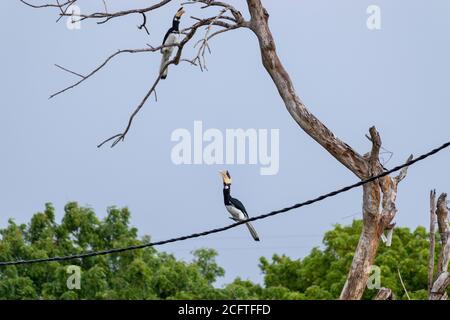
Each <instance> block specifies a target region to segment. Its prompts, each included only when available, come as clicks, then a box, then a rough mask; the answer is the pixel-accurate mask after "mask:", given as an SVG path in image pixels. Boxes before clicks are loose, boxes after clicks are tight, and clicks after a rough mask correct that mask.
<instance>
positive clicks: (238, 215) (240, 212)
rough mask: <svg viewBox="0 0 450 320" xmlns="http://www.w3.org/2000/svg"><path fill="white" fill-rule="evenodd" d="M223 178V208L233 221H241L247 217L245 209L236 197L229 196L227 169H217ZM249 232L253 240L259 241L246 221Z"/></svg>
mask: <svg viewBox="0 0 450 320" xmlns="http://www.w3.org/2000/svg"><path fill="white" fill-rule="evenodd" d="M219 172H220V175H221V176H222V180H223V200H224V203H225V208H227V210H228V212H229V213H230V214H231V217H230V218H231V219H232V220H234V221H242V220H246V219H248V213H247V210H245V207H244V205H243V204H242V202H240V201H239V200H238V199H235V198H233V197H231V194H230V187H231V176H230V173H229V172H228V171H219ZM246 226H247V228H248V230H249V231H250V234H251V235H252V237H253V239H254V240H255V241H259V236H258V234H257V233H256V230H255V228H253V226H252V224H251V223H250V222H247V223H246Z"/></svg>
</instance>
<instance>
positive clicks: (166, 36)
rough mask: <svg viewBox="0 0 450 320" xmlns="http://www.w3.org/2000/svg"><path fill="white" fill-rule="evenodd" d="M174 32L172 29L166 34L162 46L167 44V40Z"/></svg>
mask: <svg viewBox="0 0 450 320" xmlns="http://www.w3.org/2000/svg"><path fill="white" fill-rule="evenodd" d="M172 31H173V29H172V28H170V29H169V30H167V32H166V35H165V36H164V39H163V42H162V45H164V44H165V43H166V40H167V38H168V37H169V34H171V33H172Z"/></svg>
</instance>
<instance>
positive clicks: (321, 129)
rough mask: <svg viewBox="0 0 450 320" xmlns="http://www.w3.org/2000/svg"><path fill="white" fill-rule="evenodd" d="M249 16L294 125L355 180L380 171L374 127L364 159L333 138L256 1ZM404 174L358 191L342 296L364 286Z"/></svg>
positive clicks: (252, 0) (360, 290)
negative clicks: (301, 93)
mask: <svg viewBox="0 0 450 320" xmlns="http://www.w3.org/2000/svg"><path fill="white" fill-rule="evenodd" d="M247 5H248V8H249V11H250V15H251V20H250V23H249V25H248V27H249V28H250V29H251V30H252V31H253V32H254V33H255V34H256V36H257V38H258V42H259V46H260V50H261V57H262V63H263V65H264V67H265V69H266V70H267V72H268V73H269V75H270V76H271V78H272V80H273V82H274V83H275V86H276V87H277V89H278V92H279V94H280V96H281V98H282V99H283V102H284V104H285V106H286V108H287V110H288V112H289V113H290V114H291V116H292V118H293V119H294V120H295V121H296V122H297V124H298V125H299V126H300V127H301V128H302V129H303V130H304V131H305V132H306V133H307V134H308V135H309V136H311V137H312V138H313V139H314V140H315V141H317V142H318V143H319V144H320V145H321V146H322V147H324V148H325V150H327V151H328V152H329V153H330V154H331V155H332V156H333V157H334V158H336V159H337V160H338V161H339V162H340V163H342V164H343V165H344V166H345V167H347V168H348V169H349V170H350V171H352V172H353V173H354V174H355V175H356V176H357V177H359V178H360V179H367V178H369V177H371V176H374V175H377V174H379V173H381V172H382V170H383V167H382V166H381V164H380V162H379V151H380V147H381V139H380V136H379V134H378V132H377V131H376V129H375V127H372V128H371V129H370V134H371V139H372V151H371V153H370V155H369V157H363V156H361V155H360V154H359V153H357V152H356V151H355V150H353V149H352V148H351V147H350V146H349V145H348V144H346V143H345V142H343V141H342V140H340V139H338V138H337V137H336V136H335V135H334V134H333V133H332V132H331V130H329V129H328V128H327V127H326V126H325V125H324V124H323V123H322V122H320V121H319V120H318V119H317V118H316V117H315V116H314V115H313V114H312V113H311V112H309V111H308V109H307V108H306V107H305V105H304V104H303V102H302V101H301V100H300V98H299V97H298V96H297V94H296V91H295V88H294V85H293V83H292V81H291V79H290V77H289V74H288V73H287V71H286V70H285V69H284V67H283V65H282V63H281V61H280V59H279V57H278V55H277V52H276V46H275V41H274V39H273V37H272V33H271V31H270V28H269V24H268V20H269V14H268V12H267V11H266V9H265V8H264V7H263V6H262V4H261V0H247ZM405 175H406V169H405V170H403V171H402V172H401V173H400V175H399V176H398V177H396V178H394V179H392V178H391V177H389V176H386V177H384V178H383V179H380V181H374V182H371V183H368V184H366V185H365V186H364V189H363V194H364V195H363V199H364V203H363V219H364V229H363V231H362V233H361V237H360V240H359V243H358V247H357V248H356V252H355V256H354V259H353V262H352V266H351V269H350V272H349V275H348V278H347V282H346V284H345V286H344V289H343V291H342V294H341V299H360V298H361V296H362V294H363V292H364V288H365V286H366V284H367V280H368V277H369V273H370V269H371V265H372V263H373V261H374V259H375V256H376V253H377V249H378V246H379V241H380V236H381V234H382V233H383V232H384V230H385V228H386V227H388V226H390V227H392V225H391V222H392V219H393V218H394V216H395V213H396V209H395V199H396V196H397V185H398V183H399V182H400V181H401V180H402V179H403V178H404V176H405Z"/></svg>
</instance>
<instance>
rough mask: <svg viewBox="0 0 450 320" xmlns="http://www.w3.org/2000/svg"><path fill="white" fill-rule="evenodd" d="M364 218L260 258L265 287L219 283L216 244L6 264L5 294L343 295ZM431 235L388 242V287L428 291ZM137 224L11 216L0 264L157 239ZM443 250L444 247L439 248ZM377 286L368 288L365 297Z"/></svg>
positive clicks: (121, 217) (81, 212)
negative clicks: (71, 269)
mask: <svg viewBox="0 0 450 320" xmlns="http://www.w3.org/2000/svg"><path fill="white" fill-rule="evenodd" d="M361 228H362V223H361V221H354V222H353V223H352V225H351V226H340V225H336V226H335V227H334V229H333V230H331V231H329V232H327V233H326V234H325V236H324V240H323V244H324V246H323V249H319V248H314V249H313V250H312V251H311V253H310V254H309V255H308V256H306V257H304V258H302V259H298V260H295V259H291V258H289V257H287V256H284V255H274V256H273V257H272V259H271V260H270V261H269V260H268V259H266V258H261V259H260V268H261V270H262V272H263V274H264V285H260V284H255V283H252V282H251V281H247V280H242V279H240V278H237V279H236V280H234V281H233V282H232V283H230V284H228V285H225V286H223V287H222V288H216V287H214V283H215V281H216V280H217V278H219V277H222V276H223V275H224V274H225V271H224V269H223V268H221V267H220V266H219V265H218V264H217V263H216V260H215V258H216V256H217V253H216V251H214V250H211V249H198V250H195V251H193V259H192V261H190V262H185V261H180V260H177V259H176V258H175V257H174V256H173V255H170V254H167V253H164V252H158V251H157V250H156V249H154V248H146V249H142V250H135V251H128V252H123V253H120V254H113V255H103V256H97V257H91V258H86V259H83V260H74V261H67V262H50V263H37V264H32V265H20V266H9V267H0V299H298V300H304V299H336V298H338V297H339V293H340V291H341V289H342V286H343V285H344V282H345V279H346V276H347V272H348V269H349V266H350V263H351V260H352V258H353V252H354V250H355V247H356V245H357V242H358V239H359V234H360V232H361ZM427 237H428V235H427V232H426V231H425V229H424V228H422V227H419V228H417V229H416V230H415V231H414V232H411V231H410V230H409V229H407V228H396V229H395V233H394V237H393V242H392V246H391V247H389V248H388V247H385V246H384V245H381V246H380V249H379V254H378V256H377V259H376V261H375V264H376V265H377V266H379V267H380V268H381V285H382V286H385V287H389V288H391V289H392V290H393V291H394V292H395V295H396V297H397V298H398V299H405V298H406V296H405V293H404V290H403V288H402V286H401V283H400V281H399V277H398V273H397V272H398V271H397V269H399V270H400V272H401V274H402V277H403V280H404V282H405V286H406V287H407V290H408V292H409V294H410V296H411V297H412V298H413V299H425V298H426V296H427V292H426V288H427V263H428V262H427V259H428V239H427ZM149 241H150V238H149V237H147V236H146V237H143V238H139V237H138V230H137V229H136V228H133V227H131V226H130V213H129V211H128V209H126V208H124V209H118V208H115V207H112V208H109V209H108V212H107V215H106V217H105V218H104V219H102V220H100V219H99V218H98V217H97V216H96V214H95V213H94V212H93V210H92V209H90V208H86V207H80V206H78V205H77V204H76V203H69V204H67V205H66V207H65V208H64V216H63V219H62V221H61V223H60V224H57V223H56V222H55V210H54V208H53V206H52V205H51V204H47V205H46V207H45V210H44V211H43V212H39V213H37V214H35V215H34V216H33V217H32V219H31V221H30V223H29V224H27V225H25V224H21V225H18V224H16V223H15V222H14V221H13V220H9V223H8V226H7V227H6V228H4V229H0V261H9V260H20V259H36V258H46V257H53V256H64V255H71V254H74V253H81V252H86V251H91V250H95V251H97V250H105V249H110V248H119V247H124V246H129V245H138V244H142V243H146V242H149ZM437 250H439V248H437ZM69 265H76V266H79V267H80V270H81V279H82V280H81V287H80V289H72V290H69V289H68V287H67V280H68V278H69V277H70V276H71V274H70V273H68V272H67V268H68V266H69ZM376 291H377V290H375V289H374V290H366V293H365V295H364V298H365V299H370V298H372V297H373V296H374V294H375V293H376Z"/></svg>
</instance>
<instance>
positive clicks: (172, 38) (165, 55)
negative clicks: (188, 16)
mask: <svg viewBox="0 0 450 320" xmlns="http://www.w3.org/2000/svg"><path fill="white" fill-rule="evenodd" d="M183 14H184V9H183V7H181V8H180V9H178V11H177V13H176V14H175V16H174V17H173V20H172V27H170V29H169V30H167V33H166V35H165V36H164V39H163V42H162V44H163V45H164V46H167V45H174V44H178V35H179V34H180V30H179V26H180V19H181V16H182V15H183ZM173 48H174V47H173V46H171V47H165V48H162V49H161V53H162V58H161V66H160V68H159V73H160V74H161V79H165V78H167V71H168V68H166V69H165V70H164V67H165V66H166V64H167V63H168V62H169V59H170V56H171V54H172V52H173ZM163 70H164V71H163Z"/></svg>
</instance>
